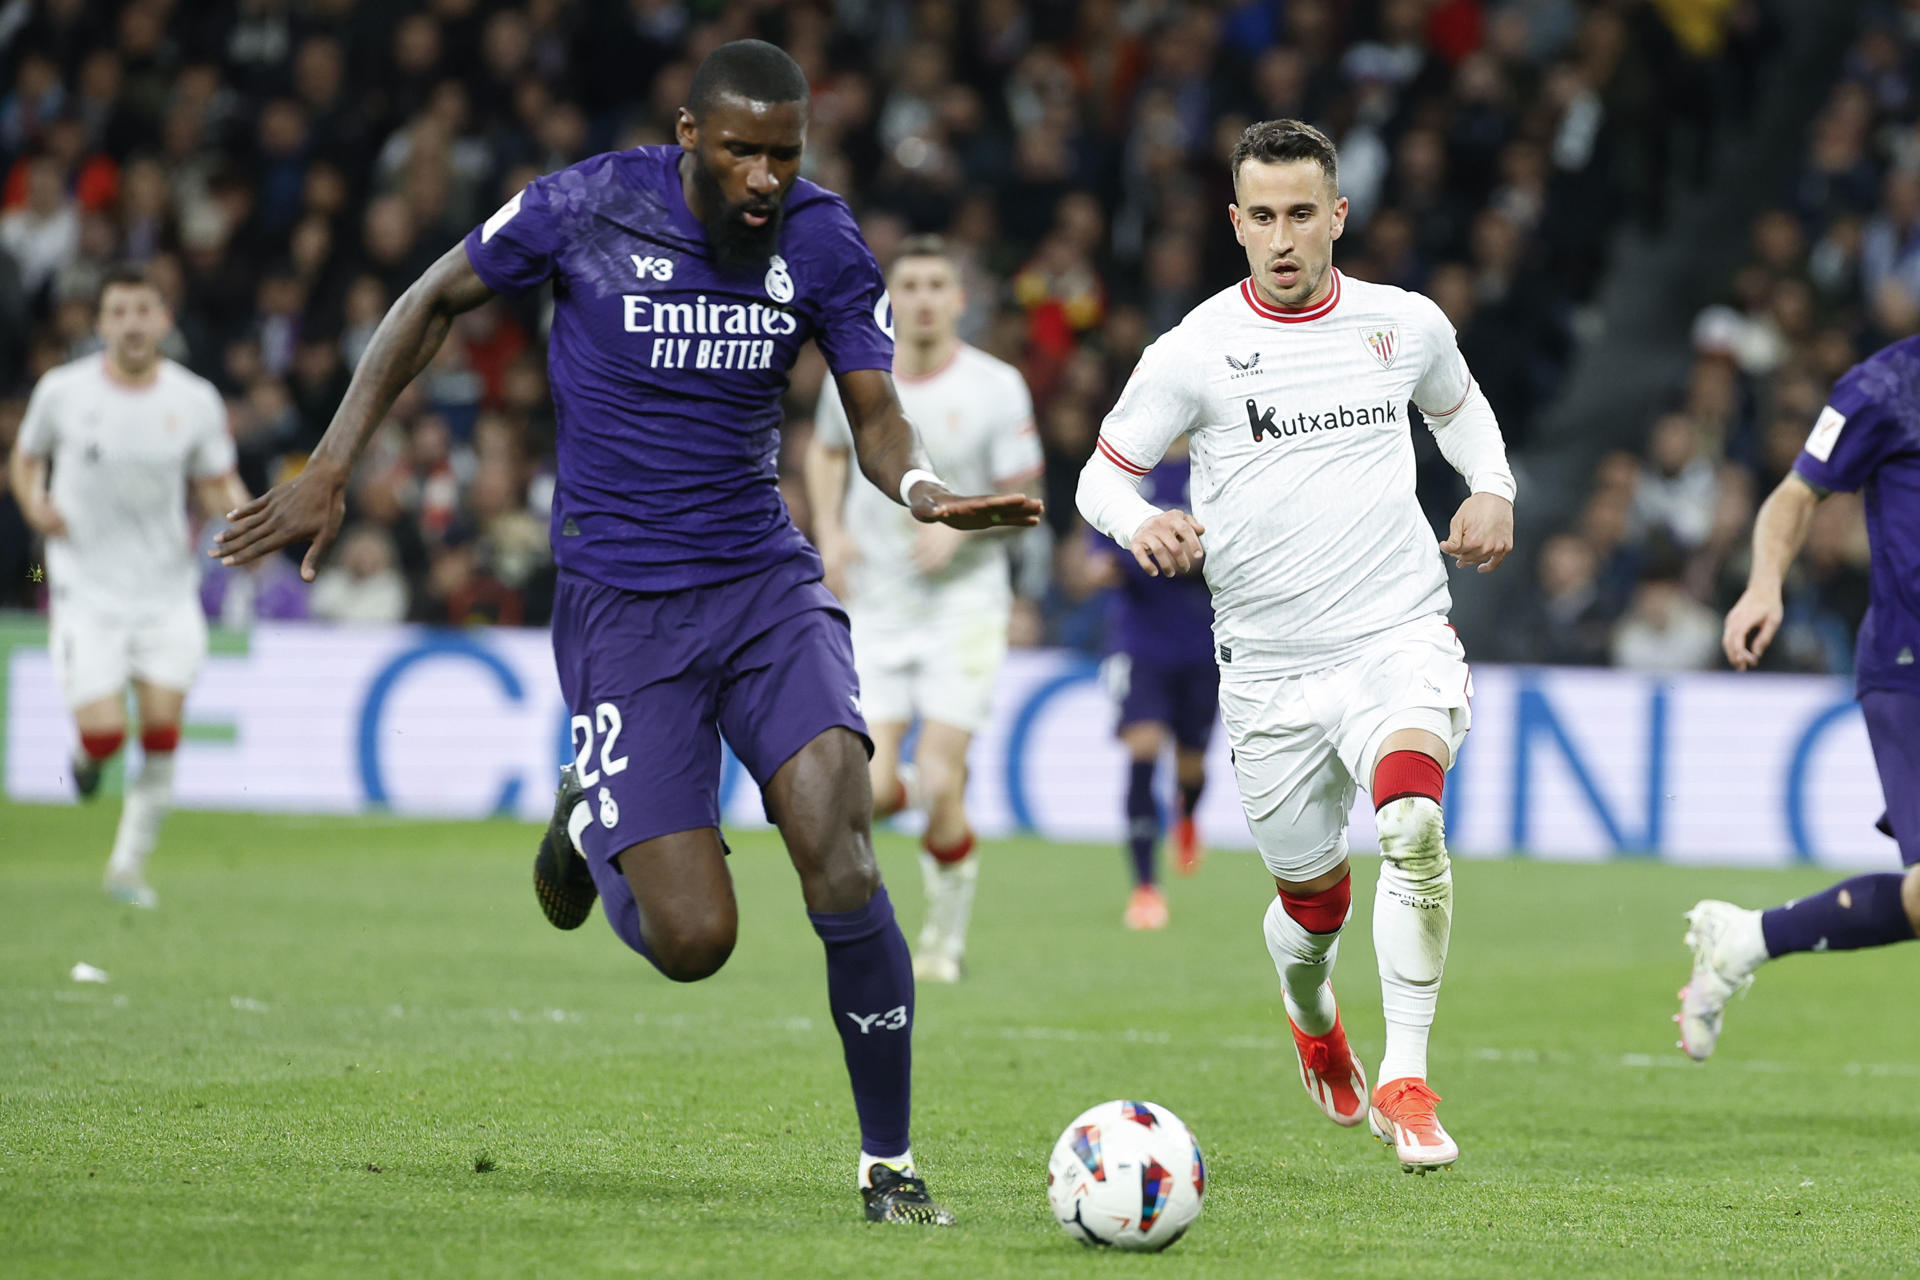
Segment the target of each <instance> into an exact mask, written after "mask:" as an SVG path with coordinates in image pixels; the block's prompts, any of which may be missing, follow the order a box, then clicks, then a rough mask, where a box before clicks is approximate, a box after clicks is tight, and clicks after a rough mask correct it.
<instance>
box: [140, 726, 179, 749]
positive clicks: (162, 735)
mask: <svg viewBox="0 0 1920 1280" xmlns="http://www.w3.org/2000/svg"><path fill="white" fill-rule="evenodd" d="M179 745H180V726H179V725H177V724H156V725H142V726H141V728H140V746H141V748H142V749H143V750H146V751H172V750H173V749H174V748H175V747H177V746H179Z"/></svg>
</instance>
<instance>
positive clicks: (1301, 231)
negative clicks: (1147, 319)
mask: <svg viewBox="0 0 1920 1280" xmlns="http://www.w3.org/2000/svg"><path fill="white" fill-rule="evenodd" d="M1232 164H1233V179H1234V192H1235V203H1234V204H1233V205H1231V206H1230V207H1229V210H1228V212H1229V215H1230V217H1231V219H1232V222H1233V229H1234V235H1235V236H1236V238H1238V239H1239V241H1240V243H1241V244H1242V245H1243V246H1245V248H1246V252H1247V263H1248V266H1249V268H1250V272H1251V274H1250V276H1249V278H1248V279H1246V280H1244V281H1242V282H1241V283H1240V284H1238V285H1236V286H1234V287H1233V288H1231V289H1227V290H1225V291H1223V292H1221V293H1218V294H1216V295H1214V296H1213V297H1212V298H1209V299H1208V300H1207V301H1205V302H1203V303H1201V304H1200V305H1199V306H1198V307H1196V308H1194V310H1193V311H1192V312H1190V313H1189V314H1188V315H1187V317H1186V318H1185V319H1184V320H1182V321H1181V322H1180V324H1178V325H1177V326H1175V327H1174V328H1173V329H1172V330H1170V331H1169V332H1168V333H1166V334H1165V335H1164V336H1162V337H1161V338H1160V339H1159V340H1158V341H1157V342H1155V343H1154V344H1153V345H1152V346H1151V347H1149V348H1148V349H1147V351H1146V353H1145V354H1144V355H1143V356H1142V357H1141V360H1140V364H1139V367H1138V368H1137V369H1136V370H1135V371H1134V374H1133V377H1132V379H1131V380H1130V381H1129V382H1128V384H1127V388H1126V390H1125V391H1124V392H1123V393H1122V395H1121V397H1120V401H1119V403H1118V404H1116V405H1115V406H1114V408H1113V411H1112V413H1110V414H1109V415H1108V416H1107V420H1106V422H1105V423H1104V424H1103V425H1102V427H1101V430H1100V439H1099V445H1098V449H1097V452H1096V454H1095V456H1094V458H1093V459H1092V460H1091V461H1090V462H1088V464H1087V467H1086V470H1085V471H1084V472H1083V473H1082V474H1081V478H1080V489H1079V505H1080V510H1081V512H1082V513H1083V514H1084V515H1085V516H1086V518H1087V520H1088V522H1089V523H1091V524H1092V525H1093V526H1094V527H1095V528H1097V529H1099V530H1101V531H1102V532H1104V533H1106V534H1107V535H1108V536H1110V537H1112V538H1113V539H1114V540H1115V541H1116V542H1118V543H1119V544H1120V545H1121V546H1124V547H1127V548H1129V549H1130V550H1131V551H1132V552H1133V554H1134V556H1135V557H1136V558H1137V559H1138V560H1139V562H1140V564H1141V566H1142V567H1143V568H1145V569H1147V570H1148V571H1149V572H1164V573H1184V572H1188V571H1190V570H1191V569H1192V568H1194V567H1196V566H1199V565H1202V564H1203V563H1204V567H1205V571H1206V577H1207V583H1208V585H1209V586H1210V587H1211V588H1212V590H1213V603H1214V614H1215V617H1214V641H1215V656H1216V658H1217V659H1218V660H1219V663H1220V672H1221V684H1220V710H1221V713H1222V719H1223V721H1224V723H1225V725H1226V729H1227V733H1228V737H1229V740H1230V742H1231V743H1232V746H1233V759H1234V770H1235V773H1236V775H1237V777H1238V780H1239V784H1240V795H1241V800H1242V802H1243V804H1244V806H1245V808H1246V813H1247V821H1248V823H1249V824H1250V825H1251V827H1252V829H1253V834H1254V839H1255V842H1256V843H1257V844H1258V845H1259V848H1260V854H1261V857H1262V859H1263V860H1264V861H1265V862H1266V864H1267V869H1268V870H1269V871H1271V872H1272V873H1273V877H1274V883H1275V885H1276V887H1277V889H1278V894H1277V896H1276V897H1275V899H1274V901H1273V902H1272V903H1270V904H1269V905H1268V908H1267V913H1266V920H1265V926H1264V932H1265V934H1266V939H1267V949H1268V951H1269V952H1270V953H1271V955H1272V956H1273V961H1274V965H1275V967H1276V968H1277V969H1278V970H1279V973H1280V980H1281V984H1282V986H1283V989H1284V996H1285V1001H1286V1008H1287V1017H1288V1020H1289V1022H1290V1023H1291V1024H1292V1027H1293V1038H1294V1045H1295V1047H1296V1049H1297V1051H1298V1054H1299V1059H1300V1077H1301V1081H1302V1083H1303V1084H1305V1086H1306V1089H1307V1093H1308V1095H1309V1096H1310V1097H1312V1098H1313V1100H1314V1102H1315V1103H1316V1104H1317V1105H1318V1106H1319V1107H1320V1109H1321V1110H1322V1111H1324V1112H1325V1113H1326V1114H1327V1115H1328V1116H1329V1117H1330V1118H1331V1119H1333V1121H1334V1122H1335V1123H1337V1124H1341V1125H1355V1124H1358V1123H1360V1121H1361V1119H1362V1118H1366V1119H1367V1120H1368V1122H1369V1124H1370V1126H1371V1127H1372V1130H1373V1132H1374V1135H1375V1136H1376V1137H1379V1138H1380V1139H1381V1140H1382V1141H1386V1142H1390V1143H1391V1144H1392V1145H1393V1147H1394V1150H1395V1153H1396V1155H1397V1156H1398V1157H1399V1160H1400V1163H1401V1166H1402V1167H1403V1168H1405V1169H1407V1170H1408V1171H1410V1172H1425V1171H1426V1170H1428V1169H1431V1168H1444V1167H1446V1166H1448V1165H1450V1164H1452V1163H1453V1161H1454V1160H1455V1158H1456V1157H1457V1156H1458V1155H1459V1148H1458V1147H1457V1146H1456V1145H1455V1143H1454V1141H1453V1139H1452V1138H1451V1137H1449V1136H1448V1134H1447V1131H1446V1130H1445V1129H1444V1128H1443V1127H1442V1126H1441V1124H1440V1121H1439V1118H1438V1116H1437V1115H1436V1114H1435V1111H1434V1104H1435V1103H1437V1102H1438V1101H1439V1100H1440V1099H1439V1097H1438V1095H1436V1094H1435V1093H1434V1092H1433V1090H1432V1089H1431V1088H1429V1087H1428V1084H1427V1037H1428V1033H1429V1031H1430V1029H1431V1028H1432V1025H1433V1017H1434V1009H1435V1006H1436V1003H1437V1000H1438V996H1439V992H1440V978H1441V973H1442V971H1443V969H1444V968H1445V965H1446V956H1447V937H1448V933H1449V930H1450V926H1451V921H1452V915H1453V878H1452V873H1451V871H1450V870H1449V867H1448V860H1447V847H1446V839H1445V832H1444V831H1443V829H1442V816H1441V807H1440V797H1441V789H1442V784H1443V782H1444V779H1445V771H1446V769H1447V768H1448V767H1449V766H1450V765H1451V763H1452V761H1453V757H1454V753H1455V752H1456V751H1457V750H1458V749H1459V746H1460V743H1461V741H1462V740H1463V739H1464V738H1465V736H1466V732H1467V724H1468V705H1467V703H1468V697H1469V695H1470V694H1471V692H1472V689H1471V684H1470V680H1469V676H1468V671H1467V664H1466V658H1465V655H1464V653H1463V652H1462V650H1461V647H1460V642H1459V640H1458V638H1457V637H1456V636H1455V635H1454V633H1453V630H1452V628H1451V627H1449V626H1448V625H1447V619H1446V615H1447V610H1448V608H1449V605H1450V603H1451V602H1450V600H1449V597H1448V595H1447V583H1446V574H1445V571H1444V568H1443V565H1442V558H1443V557H1442V553H1444V554H1445V555H1448V556H1452V557H1454V560H1455V563H1456V564H1457V565H1460V566H1466V565H1477V566H1479V567H1480V569H1481V571H1483V572H1485V571H1487V570H1490V569H1492V568H1494V567H1495V566H1497V565H1498V564H1499V563H1500V561H1501V560H1502V559H1504V558H1505V556H1506V554H1507V553H1508V551H1510V550H1511V549H1512V546H1513V496H1514V481H1513V474H1512V472H1511V471H1510V470H1509V469H1508V466H1507V460H1506V448H1505V445H1504V444H1503V442H1502V441H1501V438H1500V431H1499V427H1498V425H1497V424H1496V423H1495V422H1494V418H1493V413H1492V411H1491V409H1489V408H1488V406H1487V402H1486V399H1485V397H1484V396H1482V395H1481V393H1480V390H1479V388H1478V387H1477V386H1476V385H1475V384H1474V381H1473V378H1472V376H1471V375H1470V374H1469V373H1468V371H1467V367H1466V362H1465V361H1464V360H1462V359H1461V356H1460V352H1459V348H1458V347H1457V345H1456V344H1455V341H1454V335H1453V329H1452V327H1451V326H1450V325H1449V324H1448V323H1447V320H1446V317H1445V316H1444V315H1442V313H1441V311H1440V308H1439V307H1437V306H1435V305H1434V304H1433V303H1432V302H1431V301H1429V300H1428V299H1426V298H1424V297H1421V296H1420V295H1418V294H1414V293H1408V292H1406V291H1404V290H1401V289H1396V288H1391V287H1388V286H1384V285H1375V284H1367V283H1364V282H1362V281H1358V280H1350V279H1347V278H1345V277H1343V276H1341V274H1340V273H1339V272H1338V271H1335V270H1334V269H1333V262H1332V259H1333V242H1334V240H1336V239H1338V238H1339V236H1340V233H1341V230H1342V228H1343V224H1344V223H1345V220H1346V215H1347V202H1346V200H1345V199H1343V198H1342V197H1341V196H1340V194H1339V178H1338V168H1337V160H1336V157H1335V154H1334V148H1333V144H1332V143H1331V142H1329V141H1328V140H1327V138H1326V136H1325V135H1324V134H1322V133H1320V132H1319V131H1318V130H1316V129H1314V128H1312V127H1311V126H1308V125H1305V124H1301V123H1300V122H1298V121H1294V120H1274V121H1266V122H1263V123H1259V124H1255V125H1253V126H1251V127H1249V128H1248V129H1247V131H1246V133H1245V134H1244V135H1243V136H1242V137H1241V139H1240V142H1239V145H1238V146H1237V147H1235V149H1234V153H1233V159H1232ZM1409 402H1411V403H1412V404H1413V405H1415V406H1417V407H1419V409H1420V411H1421V413H1422V415H1423V416H1424V417H1425V418H1426V420H1427V425H1428V426H1429V427H1430V428H1431V429H1432V431H1433V434H1434V438H1435V440H1436V441H1438V443H1439V446H1440V450H1441V452H1442V453H1443V454H1444V455H1445V456H1446V458H1447V461H1448V462H1450V463H1451V464H1452V465H1453V467H1454V468H1455V470H1457V471H1459V472H1460V474H1461V475H1462V476H1464V477H1466V480H1467V483H1468V485H1469V487H1470V488H1471V489H1472V491H1473V492H1472V493H1471V495H1470V496H1469V497H1468V498H1467V500H1466V502H1465V503H1464V504H1462V506H1461V507H1460V510H1459V512H1458V513H1457V514H1456V515H1455V516H1454V518H1453V523H1452V529H1451V531H1450V533H1449V536H1448V537H1447V539H1446V540H1445V541H1444V542H1442V543H1440V544H1439V546H1438V547H1437V548H1436V547H1435V545H1434V541H1433V537H1432V534H1431V532H1430V530H1429V528H1428V526H1427V523H1426V520H1425V519H1424V517H1423V516H1422V515H1421V511H1420V506H1419V503H1418V502H1417V501H1416V499H1415V496H1414V459H1413V444H1412V440H1411V437H1410V435H1409V433H1408V423H1407V406H1408V403H1409ZM1182 435H1185V436H1187V437H1188V439H1189V442H1190V444H1191V447H1192V453H1193V485H1192V495H1193V505H1194V511H1193V513H1192V514H1191V515H1189V514H1187V513H1186V512H1183V511H1162V510H1160V509H1158V508H1156V507H1154V506H1152V505H1151V504H1149V503H1147V502H1145V501H1143V500H1142V499H1141V497H1140V494H1139V485H1140V478H1141V477H1142V476H1144V475H1145V474H1146V473H1147V472H1148V471H1149V470H1150V469H1151V468H1152V467H1153V465H1154V464H1155V463H1156V462H1158V461H1159V460H1160V456H1161V454H1162V453H1163V452H1164V451H1165V450H1166V448H1167V446H1168V445H1169V444H1170V443H1171V442H1172V441H1173V440H1174V439H1175V438H1177V437H1179V436H1182ZM1358 786H1365V787H1366V788H1367V789H1368V791H1369V793H1370V795H1371V797H1372V800H1373V803H1374V805H1375V808H1376V811H1377V813H1376V817H1377V821H1378V825H1379V829H1380V854H1381V863H1380V880H1379V886H1378V889H1377V892H1376V895H1375V899H1374V916H1373V942H1374V950H1375V952H1376V953H1377V955H1378V957H1379V963H1380V986H1381V1003H1382V1005H1383V1006H1384V1012H1385V1015H1386V1024H1387V1037H1386V1053H1385V1057H1384V1058H1383V1060H1382V1062H1381V1064H1380V1071H1379V1074H1378V1075H1377V1076H1376V1077H1375V1078H1376V1080H1377V1082H1378V1084H1377V1087H1376V1088H1374V1089H1373V1091H1372V1092H1371V1094H1369V1092H1368V1088H1367V1080H1366V1074H1365V1072H1364V1070H1363V1069H1362V1067H1361V1065H1360V1060H1359V1058H1358V1056H1357V1055H1356V1054H1355V1053H1354V1052H1353V1050H1352V1049H1351V1047H1349V1045H1348V1043H1347V1037H1346V1033H1345V1031H1344V1029H1343V1028H1342V1026H1341V1023H1340V1015H1339V1010H1338V1007H1337V1006H1336V1004H1335V1002H1334V996H1333V987H1332V984H1331V982H1330V981H1329V978H1330V975H1331V974H1332V971H1333V963H1334V957H1335V954H1336V951H1337V948H1338V942H1339V938H1340V930H1341V928H1342V926H1343V925H1344V924H1345V923H1346V920H1347V917H1348V915H1349V914H1350V911H1351V905H1352V894H1351V890H1350V876H1349V873H1348V864H1347V832H1346V827H1347V814H1348V812H1349V810H1350V809H1351V807H1352V805H1353V801H1354V797H1355V789H1356V787H1358Z"/></svg>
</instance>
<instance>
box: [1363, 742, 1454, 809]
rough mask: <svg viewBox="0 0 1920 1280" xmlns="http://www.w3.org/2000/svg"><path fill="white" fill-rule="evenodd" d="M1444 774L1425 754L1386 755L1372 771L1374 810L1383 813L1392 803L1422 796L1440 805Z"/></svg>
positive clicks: (1407, 752) (1389, 753)
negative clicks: (1409, 797)
mask: <svg viewBox="0 0 1920 1280" xmlns="http://www.w3.org/2000/svg"><path fill="white" fill-rule="evenodd" d="M1446 782H1447V771H1446V770H1445V769H1442V768H1441V767H1440V762H1439V761H1438V760H1435V759H1434V758H1433V757H1432V756H1430V755H1428V754H1427V753H1426V752H1424V751H1389V752H1387V754H1386V755H1384V756H1381V757H1380V763H1379V764H1377V765H1375V766H1374V769H1373V807H1374V808H1375V809H1383V808H1385V807H1386V806H1387V805H1389V804H1392V803H1393V802H1394V801H1395V800H1404V799H1406V798H1407V797H1408V796H1425V797H1426V798H1427V799H1429V800H1431V801H1433V802H1434V803H1435V804H1439V803H1440V793H1441V791H1442V790H1443V789H1444V788H1445V786H1446Z"/></svg>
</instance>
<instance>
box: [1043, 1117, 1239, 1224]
mask: <svg viewBox="0 0 1920 1280" xmlns="http://www.w3.org/2000/svg"><path fill="white" fill-rule="evenodd" d="M1206 1191H1207V1167H1206V1161H1205V1159H1204V1158H1203V1157H1202V1156H1201V1154H1200V1144H1199V1143H1198V1142H1196V1141H1194V1137H1193V1131H1192V1130H1191V1129H1189V1128H1187V1126H1186V1125H1185V1123H1183V1122H1182V1121H1181V1119H1180V1117H1179V1116H1176V1115H1175V1114H1173V1112H1171V1111H1169V1110H1167V1109H1166V1108H1165V1107H1163V1106H1161V1105H1159V1104H1158V1103H1154V1102H1123V1101H1122V1102H1103V1103H1101V1104H1100V1105H1099V1106H1097V1107H1094V1108H1092V1109H1091V1110H1089V1111H1086V1112H1083V1113H1082V1114H1080V1115H1079V1116H1076V1117H1075V1118H1074V1121H1073V1123H1072V1124H1070V1125H1068V1126H1067V1131H1066V1132H1065V1133H1063V1134H1061V1135H1060V1141H1059V1142H1057V1143H1056V1144H1054V1148H1053V1158H1052V1159H1050V1160H1049V1161H1048V1162H1047V1200H1048V1201H1049V1202H1050V1203H1051V1204H1052V1206H1053V1216H1054V1218H1055V1219H1056V1220H1057V1221H1058V1222H1059V1223H1060V1226H1061V1227H1062V1228H1063V1229H1064V1230H1065V1231H1066V1233H1067V1234H1068V1235H1070V1236H1072V1237H1073V1238H1074V1239H1076V1240H1078V1241H1080V1242H1081V1243H1082V1244H1087V1245H1111V1246H1113V1247H1114V1248H1116V1249H1130V1250H1140V1251H1144V1252H1152V1251H1154V1250H1158V1249H1164V1248H1166V1247H1167V1246H1168V1245H1170V1244H1172V1243H1173V1242H1174V1241H1175V1240H1178V1239H1179V1238H1180V1237H1181V1236H1183V1235H1185V1234H1186V1231H1187V1228H1188V1227H1190V1226H1192V1225H1193V1220H1194V1219H1195V1218H1197V1217H1199V1216H1200V1201H1201V1198H1202V1197H1204V1196H1205V1195H1206Z"/></svg>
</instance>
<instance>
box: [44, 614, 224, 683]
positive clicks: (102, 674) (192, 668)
mask: <svg viewBox="0 0 1920 1280" xmlns="http://www.w3.org/2000/svg"><path fill="white" fill-rule="evenodd" d="M47 640H48V643H49V645H50V646H51V647H52V649H53V670H54V674H55V675H56V676H57V677H58V679H59V681H60V692H61V694H62V695H63V696H65V698H66V700H67V706H68V708H70V709H78V708H80V707H83V706H85V705H87V704H88V703H90V702H98V701H100V699H102V698H111V697H113V696H115V695H116V694H120V693H122V692H124V691H125V689H126V687H127V682H128V681H129V680H144V681H146V682H147V683H148V684H153V685H158V686H160V687H161V688H163V689H173V690H177V691H178V692H181V693H185V692H186V691H187V690H188V689H190V688H192V687H193V677H194V675H195V673H197V672H198V671H199V670H200V662H201V660H202V659H203V658H205V657H206V656H207V620H206V617H205V616H204V615H203V614H202V613H201V612H200V601H199V600H198V599H197V598H196V597H193V596H188V597H185V598H184V599H181V600H180V601H178V602H176V603H175V604H173V605H170V606H162V607H160V608H159V609H157V610H156V611H154V612H152V613H147V614H137V615H129V616H126V617H117V616H112V615H106V614H101V613H98V612H95V611H94V610H91V609H89V608H87V607H86V606H85V605H76V604H73V603H71V602H69V603H65V604H56V605H54V606H53V610H52V616H51V617H49V618H48V627H47Z"/></svg>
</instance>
